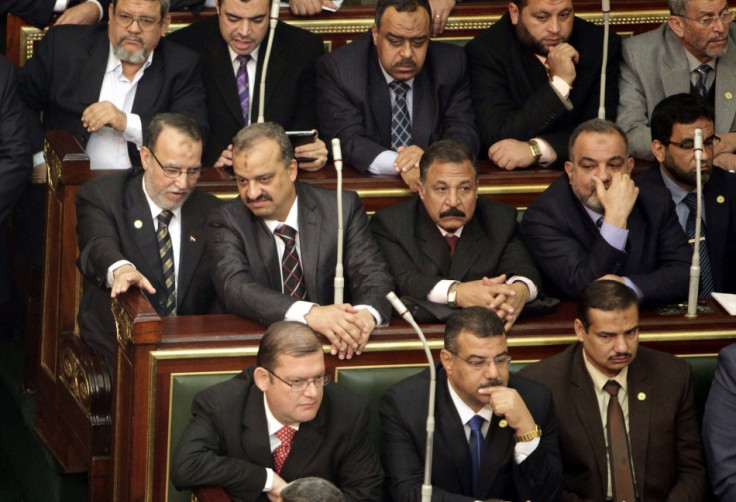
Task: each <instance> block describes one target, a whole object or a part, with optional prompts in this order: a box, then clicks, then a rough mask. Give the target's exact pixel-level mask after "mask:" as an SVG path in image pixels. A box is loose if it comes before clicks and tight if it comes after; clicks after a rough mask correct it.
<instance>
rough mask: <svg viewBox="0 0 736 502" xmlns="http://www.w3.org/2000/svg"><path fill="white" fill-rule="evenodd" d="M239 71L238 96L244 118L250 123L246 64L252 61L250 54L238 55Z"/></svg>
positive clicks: (237, 79) (237, 75)
mask: <svg viewBox="0 0 736 502" xmlns="http://www.w3.org/2000/svg"><path fill="white" fill-rule="evenodd" d="M237 60H238V63H240V66H239V67H238V73H237V74H236V75H235V82H236V83H237V84H238V98H239V99H240V109H241V110H243V120H244V121H245V125H248V114H249V113H250V91H249V89H248V88H249V85H250V84H249V82H248V71H247V70H246V65H247V64H248V61H250V54H246V55H239V56H238V57H237Z"/></svg>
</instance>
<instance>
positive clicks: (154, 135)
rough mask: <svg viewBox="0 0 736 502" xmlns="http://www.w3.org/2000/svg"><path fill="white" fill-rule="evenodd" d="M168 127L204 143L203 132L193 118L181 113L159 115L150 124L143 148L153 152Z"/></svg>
mask: <svg viewBox="0 0 736 502" xmlns="http://www.w3.org/2000/svg"><path fill="white" fill-rule="evenodd" d="M167 127H170V128H172V129H175V130H176V131H178V132H180V133H182V134H184V135H185V136H187V137H188V138H191V139H193V140H194V141H202V131H200V129H199V126H198V125H197V123H196V122H195V121H194V120H193V119H192V118H190V117H188V116H187V115H182V114H181V113H159V114H158V115H156V116H154V117H153V119H151V123H150V124H148V128H147V129H146V135H145V137H144V138H143V146H145V147H146V148H148V149H149V150H152V149H153V147H154V146H155V145H156V141H158V137H159V136H160V135H161V132H163V130H164V129H165V128H167Z"/></svg>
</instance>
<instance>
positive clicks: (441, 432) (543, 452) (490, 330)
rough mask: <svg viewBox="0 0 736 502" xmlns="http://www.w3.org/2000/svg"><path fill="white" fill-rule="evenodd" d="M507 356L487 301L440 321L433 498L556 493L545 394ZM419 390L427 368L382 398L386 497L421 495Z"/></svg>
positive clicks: (540, 500) (552, 427)
mask: <svg viewBox="0 0 736 502" xmlns="http://www.w3.org/2000/svg"><path fill="white" fill-rule="evenodd" d="M510 361H511V356H510V355H509V352H508V347H507V343H506V333H505V332H504V329H503V323H502V322H501V320H500V319H499V318H498V316H496V315H495V314H494V313H493V312H491V311H490V310H488V309H486V308H483V307H469V308H467V309H463V310H459V311H458V312H456V313H455V314H453V315H452V317H450V319H449V320H448V321H447V326H446V327H445V338H444V348H443V349H442V350H441V351H440V362H439V363H438V364H437V385H436V391H435V410H434V418H435V432H434V452H433V457H432V479H431V482H432V500H443V501H458V502H459V501H468V502H470V501H473V500H476V501H477V500H489V499H491V500H494V501H495V500H499V499H500V500H513V501H528V500H533V501H535V502H551V501H555V500H558V497H559V495H560V492H561V490H562V465H561V463H560V451H559V446H558V440H557V427H558V426H559V425H558V424H556V423H555V416H554V415H555V413H554V405H553V402H552V395H551V393H550V391H549V390H548V389H547V388H545V387H544V386H543V385H540V384H538V383H537V382H533V381H531V380H529V379H527V378H525V377H521V376H519V375H517V374H513V373H512V374H509V363H510ZM428 394H429V369H426V370H424V371H422V372H421V373H418V374H417V375H414V376H411V377H409V378H407V379H405V380H403V381H401V382H399V383H397V384H396V385H394V386H393V387H391V388H390V389H389V390H388V391H386V393H385V394H384V395H383V396H382V397H381V403H380V408H379V412H380V415H381V431H382V434H383V435H382V445H381V457H382V461H383V466H384V468H385V469H386V478H387V486H388V490H389V493H390V495H391V498H390V499H389V500H394V501H396V502H399V501H401V502H418V501H419V500H422V497H421V489H422V482H423V479H424V463H425V444H426V441H427V434H426V430H427V427H426V425H427V406H428V397H429V396H428ZM471 497H472V498H471Z"/></svg>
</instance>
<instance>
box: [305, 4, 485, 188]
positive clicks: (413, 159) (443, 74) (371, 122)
mask: <svg viewBox="0 0 736 502" xmlns="http://www.w3.org/2000/svg"><path fill="white" fill-rule="evenodd" d="M431 17H432V16H431V13H430V9H429V4H428V3H427V1H426V0H380V1H379V2H378V4H377V5H376V17H375V24H374V26H373V28H372V29H371V32H370V33H366V34H364V35H362V36H360V37H359V38H358V39H356V40H355V41H353V42H352V43H350V44H349V45H346V46H344V47H341V48H339V49H337V50H335V51H334V52H332V53H331V54H328V55H326V56H324V57H323V58H321V59H320V60H319V62H318V63H317V113H318V114H319V121H320V124H321V125H322V128H323V131H324V133H325V135H326V136H328V137H330V138H340V141H341V142H342V153H343V155H344V158H345V161H346V162H347V163H348V165H350V166H352V167H354V168H356V169H357V170H358V171H360V172H368V173H371V174H383V175H395V174H397V173H399V174H401V176H402V178H403V179H404V181H405V182H406V184H407V185H408V186H409V187H410V188H412V189H414V186H415V182H416V180H418V179H419V158H420V157H421V156H422V152H423V151H424V149H425V148H427V147H428V146H429V145H430V144H432V143H434V142H435V141H438V140H440V139H446V138H449V139H455V140H457V141H459V142H460V143H463V144H464V145H465V146H466V147H467V148H468V150H470V151H471V152H477V151H478V148H479V147H480V144H479V142H478V133H477V130H476V126H475V117H474V116H473V110H472V106H471V102H470V84H469V83H468V78H467V71H466V64H465V55H464V54H463V51H462V49H460V48H458V47H456V46H451V45H447V44H442V43H436V42H430V40H429V37H430V29H431V25H432V23H431Z"/></svg>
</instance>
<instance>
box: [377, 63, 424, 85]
mask: <svg viewBox="0 0 736 502" xmlns="http://www.w3.org/2000/svg"><path fill="white" fill-rule="evenodd" d="M378 67H379V68H380V69H381V73H383V78H384V79H385V80H386V83H387V84H390V83H391V82H393V81H394V80H396V79H395V78H394V77H392V76H391V75H389V74H388V72H386V70H384V69H383V65H382V64H381V60H380V59H379V60H378ZM414 78H415V77H412V78H410V79H409V80H404V83H405V84H406V85H408V86H409V89H413V88H414Z"/></svg>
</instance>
